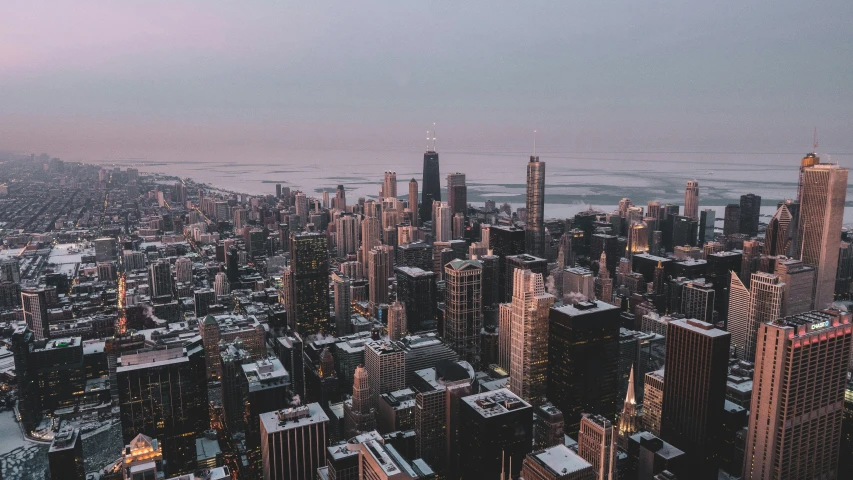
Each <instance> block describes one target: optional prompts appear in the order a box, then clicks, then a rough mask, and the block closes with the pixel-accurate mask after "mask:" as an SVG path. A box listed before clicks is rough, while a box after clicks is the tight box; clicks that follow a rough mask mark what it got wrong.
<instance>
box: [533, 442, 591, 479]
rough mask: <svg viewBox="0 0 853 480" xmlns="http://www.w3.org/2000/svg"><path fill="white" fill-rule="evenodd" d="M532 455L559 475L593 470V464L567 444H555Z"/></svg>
mask: <svg viewBox="0 0 853 480" xmlns="http://www.w3.org/2000/svg"><path fill="white" fill-rule="evenodd" d="M531 455H532V456H533V457H535V458H536V460H537V461H538V462H539V463H541V464H542V465H544V466H545V467H547V468H548V469H550V470H551V472H553V473H555V474H557V475H567V474H569V473H575V472H579V471H581V470H586V469H589V470H592V464H590V463H589V462H587V461H586V460H584V459H583V458H581V456H580V455H578V454H577V453H575V452H573V451H571V450H570V449H569V447H567V446H565V445H555V446H553V447H551V448H546V449H545V450H542V451H540V452H535V453H532V454H531Z"/></svg>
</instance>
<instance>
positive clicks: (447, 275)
mask: <svg viewBox="0 0 853 480" xmlns="http://www.w3.org/2000/svg"><path fill="white" fill-rule="evenodd" d="M790 165H791V166H790V168H791V169H792V170H796V169H797V168H799V177H798V178H799V182H798V188H797V191H792V192H790V196H791V198H790V199H788V200H785V201H782V202H780V203H779V204H778V208H777V209H776V212H775V214H773V215H772V216H762V215H761V214H760V207H761V197H760V196H757V195H754V194H752V193H747V192H744V195H743V196H742V197H741V198H740V203H733V204H730V205H728V206H726V207H725V211H723V212H717V211H714V210H712V209H707V208H702V196H701V186H700V185H699V183H698V182H697V181H695V180H690V181H688V182H687V184H686V188H685V193H684V204H683V206H682V205H673V204H661V203H659V202H656V201H650V202H648V205H646V206H645V207H643V206H640V205H634V204H633V203H632V202H631V200H630V199H628V198H623V199H622V201H620V202H619V206H618V209H617V210H615V211H611V212H602V211H596V210H593V209H590V210H587V211H583V212H581V213H578V214H577V215H575V216H574V217H573V218H566V219H552V218H545V215H544V211H545V210H544V207H545V198H546V197H545V183H546V178H547V177H546V164H545V162H543V161H540V159H539V157H537V156H535V155H534V156H531V157H530V158H529V161H528V162H527V165H526V192H527V193H526V203H525V205H524V206H519V207H517V208H515V210H513V209H512V207H511V206H510V205H509V204H503V205H500V206H498V205H496V204H495V202H493V201H486V202H485V205H472V204H470V203H469V202H468V195H467V186H466V174H465V173H461V172H455V173H450V174H447V175H446V176H445V177H444V178H445V179H446V184H445V185H442V176H441V173H440V163H439V154H438V153H437V152H436V151H435V147H434V146H432V147H430V148H428V151H427V152H426V153H425V154H424V156H423V175H422V178H421V179H420V183H419V181H418V179H416V178H412V179H410V180H408V189H407V190H403V191H399V192H398V181H397V175H396V173H395V172H392V171H388V172H385V174H384V177H383V178H382V179H381V182H380V179H378V178H377V185H378V189H379V192H378V196H377V198H376V199H366V198H358V199H354V198H349V199H347V192H346V185H337V187H336V188H318V189H317V190H316V191H315V193H312V192H303V191H296V190H292V189H291V188H290V187H288V186H283V185H281V184H278V185H275V191H274V192H273V191H271V192H253V193H250V194H245V193H236V192H230V191H225V190H222V189H218V188H216V187H215V186H212V185H207V184H200V183H195V182H194V181H193V180H192V179H189V178H175V177H171V176H168V175H162V174H142V173H140V172H139V171H138V169H136V168H125V169H121V168H113V167H110V168H105V167H101V166H95V165H86V164H82V163H71V162H63V161H62V160H60V159H58V158H51V157H50V156H49V155H46V154H42V155H39V156H36V155H28V156H20V157H14V158H12V157H10V158H8V159H7V160H6V161H4V162H3V163H2V164H1V165H0V183H2V185H0V228H2V230H0V238H2V250H0V312H1V313H0V322H2V323H0V329H2V332H0V333H2V344H3V347H2V348H0V380H2V390H0V405H2V406H3V409H4V411H5V412H7V414H10V415H13V416H14V418H15V421H16V422H17V423H18V425H19V427H20V435H22V436H23V437H24V438H25V439H26V443H27V444H42V445H44V448H45V450H46V456H47V461H46V462H43V464H42V465H41V470H39V468H38V467H39V462H37V461H32V462H29V461H22V460H20V458H19V461H13V460H9V459H6V460H3V461H2V466H3V471H2V474H3V476H4V477H3V478H39V477H40V476H41V475H44V478H47V479H54V480H60V479H61V480H65V479H73V480H77V479H91V480H160V479H180V480H192V479H198V480H222V479H235V480H236V479H244V480H250V479H251V480H254V479H264V480H283V479H294V480H297V479H299V480H302V479H304V480H314V479H322V480H350V479H389V480H390V479H394V480H404V479H460V478H462V479H466V480H467V479H478V478H484V479H497V478H499V479H501V480H506V479H510V478H512V479H517V478H524V479H525V480H557V479H560V480H564V479H565V480H593V479H595V480H616V479H620V480H625V479H627V480H633V479H637V480H653V479H656V480H673V479H680V480H684V479H708V480H711V479H718V478H720V479H739V478H743V479H751V480H752V479H762V480H770V479H780V480H782V479H817V478H820V479H835V478H839V479H840V478H846V476H847V475H849V472H850V471H853V381H851V371H853V356H851V354H853V322H851V319H852V318H851V314H850V313H848V311H847V305H849V304H850V302H849V301H850V299H851V288H853V238H852V237H853V234H851V232H849V231H847V230H846V229H844V228H842V221H843V214H844V207H845V201H846V191H847V182H848V178H847V177H848V170H847V169H845V168H841V167H840V166H838V165H836V164H832V163H825V162H822V161H821V159H820V157H819V156H818V155H817V154H816V153H809V154H808V155H806V156H805V157H804V158H803V159H802V160H801V161H800V162H799V167H798V164H797V159H792V161H791V164H790ZM523 167H524V159H520V161H519V168H518V175H519V177H520V176H521V175H524V169H523ZM780 168H786V167H780ZM403 181H404V182H405V181H406V179H403ZM331 187H334V186H331ZM315 195H319V196H317V197H315ZM443 197H444V198H443ZM110 432H114V433H110ZM5 434H6V435H11V436H17V435H18V432H12V431H10V432H5ZM105 438H106V439H108V440H103V439H105ZM99 439H101V440H99ZM21 451H25V450H21ZM21 458H24V457H21Z"/></svg>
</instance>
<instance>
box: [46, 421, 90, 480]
mask: <svg viewBox="0 0 853 480" xmlns="http://www.w3.org/2000/svg"><path fill="white" fill-rule="evenodd" d="M47 459H48V463H49V464H50V478H51V479H57V480H59V479H62V480H84V479H85V478H86V473H85V471H84V468H83V436H82V434H81V433H80V429H78V428H66V429H65V430H62V431H60V432H57V433H56V434H55V435H54V436H53V441H52V442H51V443H50V450H48V452H47Z"/></svg>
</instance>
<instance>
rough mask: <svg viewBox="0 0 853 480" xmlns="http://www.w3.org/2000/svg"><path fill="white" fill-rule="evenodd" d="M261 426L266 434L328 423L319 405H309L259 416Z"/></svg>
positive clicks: (327, 418)
mask: <svg viewBox="0 0 853 480" xmlns="http://www.w3.org/2000/svg"><path fill="white" fill-rule="evenodd" d="M260 420H261V426H263V427H264V430H266V432H267V433H268V434H270V433H276V432H282V431H285V430H292V429H294V428H301V427H305V426H308V425H312V424H316V423H323V422H328V421H329V417H327V416H326V413H325V412H323V409H322V408H320V404H319V403H310V404H308V405H303V406H301V407H294V408H286V409H284V410H276V411H274V412H267V413H262V414H261V415H260Z"/></svg>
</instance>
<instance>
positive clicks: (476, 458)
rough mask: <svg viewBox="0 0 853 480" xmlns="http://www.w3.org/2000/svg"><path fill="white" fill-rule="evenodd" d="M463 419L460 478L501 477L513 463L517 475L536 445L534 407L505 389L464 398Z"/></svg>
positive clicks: (461, 411)
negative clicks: (462, 460) (534, 443)
mask: <svg viewBox="0 0 853 480" xmlns="http://www.w3.org/2000/svg"><path fill="white" fill-rule="evenodd" d="M459 419H460V424H461V426H460V440H459V449H460V452H459V453H460V456H461V458H463V459H464V462H463V464H462V466H461V467H462V468H461V472H460V473H461V475H460V476H459V478H497V477H498V475H500V473H501V472H502V471H505V470H510V469H509V464H512V469H511V470H510V472H509V473H510V475H511V478H516V477H517V476H518V474H519V472H520V471H521V465H522V462H523V461H524V457H525V456H526V455H527V454H528V453H530V450H531V448H532V446H533V407H531V406H530V404H529V403H527V402H525V401H524V400H522V399H521V398H519V397H518V396H516V395H514V394H513V393H512V392H510V391H509V390H507V389H505V388H502V389H500V390H495V391H492V392H485V393H479V394H476V395H469V396H467V397H463V398H462V401H461V407H460V411H459ZM502 458H503V459H504V461H505V462H506V463H505V464H503V465H502V464H501V459H502Z"/></svg>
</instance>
